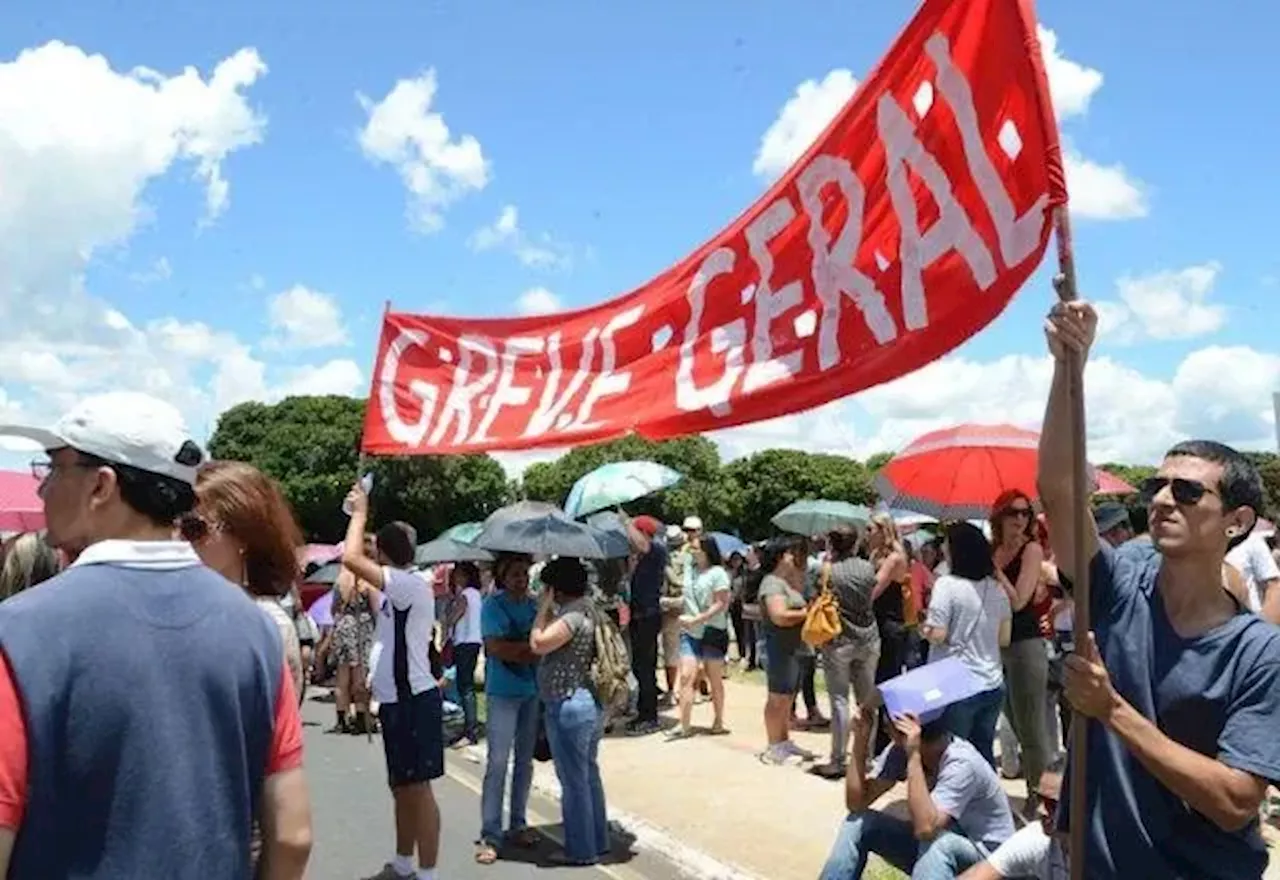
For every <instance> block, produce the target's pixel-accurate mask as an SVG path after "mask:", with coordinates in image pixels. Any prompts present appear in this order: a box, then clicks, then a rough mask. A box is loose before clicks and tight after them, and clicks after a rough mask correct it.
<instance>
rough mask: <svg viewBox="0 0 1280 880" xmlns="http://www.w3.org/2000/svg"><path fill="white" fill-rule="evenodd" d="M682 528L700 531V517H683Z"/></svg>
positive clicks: (688, 530)
mask: <svg viewBox="0 0 1280 880" xmlns="http://www.w3.org/2000/svg"><path fill="white" fill-rule="evenodd" d="M684 530H685V531H686V532H700V531H702V518H701V517H697V516H686V517H685V518H684Z"/></svg>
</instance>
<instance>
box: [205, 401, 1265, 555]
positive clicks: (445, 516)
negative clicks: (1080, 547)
mask: <svg viewBox="0 0 1280 880" xmlns="http://www.w3.org/2000/svg"><path fill="white" fill-rule="evenodd" d="M363 421H364V401H361V400H356V399H352V398H349V397H291V398H287V399H286V400H283V401H281V402H280V403H277V404H271V405H268V404H262V403H244V404H241V405H239V406H236V407H233V408H231V409H229V410H227V412H225V413H223V415H222V417H221V418H220V419H219V421H218V427H217V430H216V431H215V432H214V436H213V439H212V440H211V441H210V444H209V447H210V452H211V454H212V455H214V457H216V458H230V459H240V460H242V461H247V462H250V463H251V464H254V465H256V466H258V467H259V468H261V469H262V470H263V471H265V472H266V473H268V474H270V475H271V476H273V477H275V478H276V479H277V480H279V481H280V483H281V485H282V486H283V488H284V491H285V494H286V495H287V496H288V498H289V500H290V502H291V503H292V504H293V506H294V510H295V511H296V512H297V516H298V519H299V522H300V524H301V525H302V528H303V531H304V533H305V534H306V535H307V537H308V539H309V540H316V541H336V540H339V539H340V538H341V537H342V534H343V530H344V529H345V528H346V517H345V516H344V515H343V514H342V510H341V508H342V499H343V496H344V495H345V494H346V492H347V490H348V489H349V488H350V486H351V484H352V482H353V481H354V480H355V478H356V467H357V463H358V460H359V438H360V429H361V425H362V424H363ZM1248 455H1249V457H1250V459H1252V460H1253V461H1254V463H1255V464H1256V465H1257V466H1258V468H1259V471H1260V472H1261V474H1262V478H1263V482H1264V484H1265V485H1266V487H1267V492H1268V496H1269V499H1270V503H1271V505H1272V508H1271V510H1270V514H1271V515H1272V516H1276V515H1278V514H1280V510H1277V509H1276V505H1277V504H1280V455H1276V454H1275V453H1272V452H1251V453H1248ZM890 457H891V455H890V453H877V454H875V455H871V456H869V457H868V458H867V459H866V461H865V462H859V461H857V460H855V459H852V458H848V457H845V456H842V455H824V454H814V453H808V452H801V451H799V450H794V449H766V450H763V451H761V452H757V453H755V454H754V455H750V456H748V457H746V458H740V459H737V460H735V461H731V462H727V463H724V462H721V460H720V453H719V450H718V449H717V447H716V445H715V443H713V442H712V441H711V440H708V439H707V438H706V437H701V436H693V437H681V438H679V439H675V440H666V441H662V442H654V441H651V440H645V439H644V438H642V437H638V436H630V437H623V438H622V439H619V440H614V441H611V442H608V443H600V444H596V445H593V446H580V447H578V448H576V449H573V450H571V451H569V452H567V453H565V454H564V455H562V456H561V457H560V458H558V459H556V460H555V461H551V462H542V463H539V464H534V465H531V466H530V467H529V468H528V470H526V471H525V473H524V476H523V479H522V480H520V481H518V482H517V481H509V480H508V479H507V477H506V475H505V473H504V472H503V470H502V468H501V466H500V465H499V464H498V463H497V462H496V461H494V460H493V459H492V458H490V457H489V456H487V455H473V456H402V457H394V458H377V459H370V460H369V469H370V470H372V471H373V473H374V491H373V511H374V518H375V522H376V523H382V522H386V521H388V520H391V519H403V520H405V521H407V522H410V523H413V524H414V526H416V527H417V528H418V531H419V534H420V535H421V537H422V539H423V540H426V539H427V538H430V537H434V536H435V535H436V534H438V533H439V532H441V531H443V530H444V529H446V528H448V527H449V526H452V525H455V524H456V523H460V522H466V521H471V520H479V519H483V518H484V517H485V516H487V515H488V514H489V513H491V512H492V511H494V510H496V509H497V508H498V507H501V506H502V505H504V504H507V503H509V502H510V501H512V500H514V499H515V498H517V497H526V498H530V499H534V500H538V501H549V502H552V503H554V504H563V503H564V501H565V498H566V497H567V496H568V494H569V490H570V489H571V488H572V487H573V484H574V483H575V482H577V480H578V479H579V478H580V477H582V476H584V475H585V474H587V473H589V472H590V471H592V470H594V469H595V468H597V467H599V466H600V465H602V464H605V463H607V462H612V461H628V460H636V459H648V460H651V461H656V462H659V463H661V464H664V465H666V466H668V467H670V468H673V469H675V470H676V471H679V472H680V473H681V474H683V475H684V479H683V480H682V481H681V482H680V483H679V484H677V485H676V486H673V487H672V488H670V489H668V490H666V491H665V492H661V493H659V494H657V495H655V496H653V497H650V498H644V499H641V500H640V501H637V502H635V503H634V504H629V505H627V508H628V510H629V511H630V512H631V513H632V514H640V513H647V514H650V515H652V516H656V517H658V518H659V519H660V520H662V521H663V522H676V523H678V522H680V521H681V520H682V519H684V517H686V516H688V515H690V514H696V515H698V516H700V517H701V518H702V520H703V522H704V523H705V524H706V526H707V527H708V528H710V529H717V530H724V531H730V532H734V533H737V534H740V535H741V536H742V537H744V538H749V539H753V538H760V537H765V536H767V535H769V534H771V533H772V531H773V527H772V525H771V524H770V519H771V518H772V517H773V516H774V514H776V513H777V512H778V511H779V510H781V509H782V508H784V507H786V506H787V505H788V504H790V503H792V502H793V501H797V500H800V499H803V498H826V499H830V500H834V501H849V502H852V503H855V504H871V503H873V502H874V501H875V495H874V492H873V490H872V488H871V480H872V478H873V477H874V475H875V472H876V471H877V470H879V469H880V468H881V467H883V466H884V464H885V462H887V461H888V460H889V458H890ZM1102 467H1103V468H1104V469H1106V470H1107V471H1109V472H1111V473H1112V474H1114V475H1115V476H1117V477H1120V478H1121V479H1123V480H1125V481H1126V482H1128V483H1129V484H1131V485H1134V486H1136V485H1138V484H1139V483H1141V482H1142V481H1143V480H1144V479H1145V478H1146V477H1149V476H1151V475H1152V474H1154V473H1155V468H1154V467H1151V466H1148V465H1127V464H1123V463H1118V462H1109V463H1107V464H1104V465H1102ZM1123 500H1125V501H1127V502H1130V503H1133V502H1135V501H1136V499H1123ZM1142 513H1144V512H1142V511H1136V510H1135V514H1138V515H1139V518H1140V516H1141V514H1142Z"/></svg>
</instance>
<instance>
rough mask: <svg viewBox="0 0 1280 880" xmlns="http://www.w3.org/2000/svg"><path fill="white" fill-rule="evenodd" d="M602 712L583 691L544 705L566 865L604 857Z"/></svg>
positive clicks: (606, 822) (606, 828)
mask: <svg viewBox="0 0 1280 880" xmlns="http://www.w3.org/2000/svg"><path fill="white" fill-rule="evenodd" d="M603 735H604V713H603V712H601V711H600V707H599V706H597V705H596V700H595V697H593V696H591V692H590V691H588V690H587V689H586V688H578V689H577V690H576V691H574V692H573V694H571V695H570V696H569V697H568V699H564V700H548V701H547V740H548V741H549V743H550V745H551V758H552V760H553V761H554V762H555V767H556V776H557V777H558V778H559V780H560V809H561V812H562V814H563V822H564V853H565V856H567V857H568V858H569V859H570V860H571V861H575V862H583V863H587V862H596V861H598V860H599V859H600V857H601V856H604V855H606V854H607V853H608V852H609V820H608V816H607V814H606V811H605V803H604V783H603V782H602V781H601V779H600V764H599V755H600V738H601V737H602V736H603Z"/></svg>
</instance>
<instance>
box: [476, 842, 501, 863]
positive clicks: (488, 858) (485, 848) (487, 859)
mask: <svg viewBox="0 0 1280 880" xmlns="http://www.w3.org/2000/svg"><path fill="white" fill-rule="evenodd" d="M497 860H498V850H497V849H496V848H495V847H494V846H493V844H491V843H486V842H485V841H483V840H482V841H480V842H479V843H477V844H476V864H477V865H492V864H493V863H494V862H496V861H497Z"/></svg>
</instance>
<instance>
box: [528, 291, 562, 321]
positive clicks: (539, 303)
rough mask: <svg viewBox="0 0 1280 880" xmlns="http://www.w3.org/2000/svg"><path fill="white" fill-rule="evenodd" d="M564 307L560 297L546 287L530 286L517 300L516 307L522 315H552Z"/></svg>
mask: <svg viewBox="0 0 1280 880" xmlns="http://www.w3.org/2000/svg"><path fill="white" fill-rule="evenodd" d="M563 307H564V306H563V305H562V304H561V303H560V297H558V296H556V295H555V294H554V293H552V292H551V291H549V290H547V289H546V288H545V287H533V288H530V289H529V290H526V291H525V292H524V293H522V294H520V298H519V299H518V300H516V308H517V309H518V310H519V311H520V314H522V315H550V314H553V313H555V312H558V311H560V310H561V309H562V308H563Z"/></svg>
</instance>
